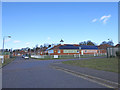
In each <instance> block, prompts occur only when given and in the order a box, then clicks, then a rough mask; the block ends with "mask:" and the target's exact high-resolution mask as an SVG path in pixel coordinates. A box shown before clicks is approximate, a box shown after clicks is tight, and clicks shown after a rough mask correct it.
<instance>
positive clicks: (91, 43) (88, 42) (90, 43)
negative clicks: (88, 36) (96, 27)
mask: <svg viewBox="0 0 120 90" xmlns="http://www.w3.org/2000/svg"><path fill="white" fill-rule="evenodd" d="M79 45H94V46H95V44H94V43H93V42H92V41H90V40H88V41H87V42H86V41H84V42H80V43H79Z"/></svg>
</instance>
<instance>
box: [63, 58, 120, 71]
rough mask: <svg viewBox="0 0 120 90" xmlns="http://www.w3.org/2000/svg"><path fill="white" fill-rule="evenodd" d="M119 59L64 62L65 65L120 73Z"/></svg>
mask: <svg viewBox="0 0 120 90" xmlns="http://www.w3.org/2000/svg"><path fill="white" fill-rule="evenodd" d="M119 61H120V59H118V58H94V59H87V60H75V61H63V62H62V63H63V64H69V65H73V66H80V67H87V68H93V69H97V70H103V71H110V72H116V73H118V62H119Z"/></svg>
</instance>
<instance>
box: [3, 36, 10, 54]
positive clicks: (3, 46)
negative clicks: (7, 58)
mask: <svg viewBox="0 0 120 90" xmlns="http://www.w3.org/2000/svg"><path fill="white" fill-rule="evenodd" d="M6 37H8V38H11V36H4V37H3V51H2V55H4V44H5V38H6Z"/></svg>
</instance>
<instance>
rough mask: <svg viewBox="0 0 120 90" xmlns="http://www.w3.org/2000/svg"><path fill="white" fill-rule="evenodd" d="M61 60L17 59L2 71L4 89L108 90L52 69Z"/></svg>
mask: <svg viewBox="0 0 120 90" xmlns="http://www.w3.org/2000/svg"><path fill="white" fill-rule="evenodd" d="M54 62H60V60H42V61H41V60H35V59H30V60H25V59H23V58H21V57H17V58H16V59H15V60H14V61H13V62H12V63H10V64H8V65H7V66H5V67H3V69H2V87H3V88H106V87H105V86H102V85H100V84H97V83H95V82H91V81H88V80H86V79H83V78H80V77H77V76H74V75H71V74H69V73H65V72H63V71H60V70H56V69H54V68H52V67H51V64H52V63H54Z"/></svg>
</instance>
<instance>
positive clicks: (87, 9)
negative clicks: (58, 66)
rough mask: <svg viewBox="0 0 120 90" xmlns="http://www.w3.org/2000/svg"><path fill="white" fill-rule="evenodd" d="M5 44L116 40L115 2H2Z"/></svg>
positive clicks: (9, 45) (25, 44) (14, 47)
mask: <svg viewBox="0 0 120 90" xmlns="http://www.w3.org/2000/svg"><path fill="white" fill-rule="evenodd" d="M8 35H10V36H11V38H10V39H9V38H7V37H6V38H5V48H9V49H11V48H12V49H17V48H25V47H30V48H32V47H35V45H36V44H38V46H40V45H43V44H44V43H49V44H52V43H60V40H61V39H63V40H64V44H79V42H82V41H87V40H91V41H92V42H95V43H96V44H97V45H99V44H101V42H102V41H108V39H110V40H112V41H113V42H114V45H116V44H117V43H118V3H117V2H3V3H2V36H8ZM1 47H2V45H1V46H0V48H1Z"/></svg>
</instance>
